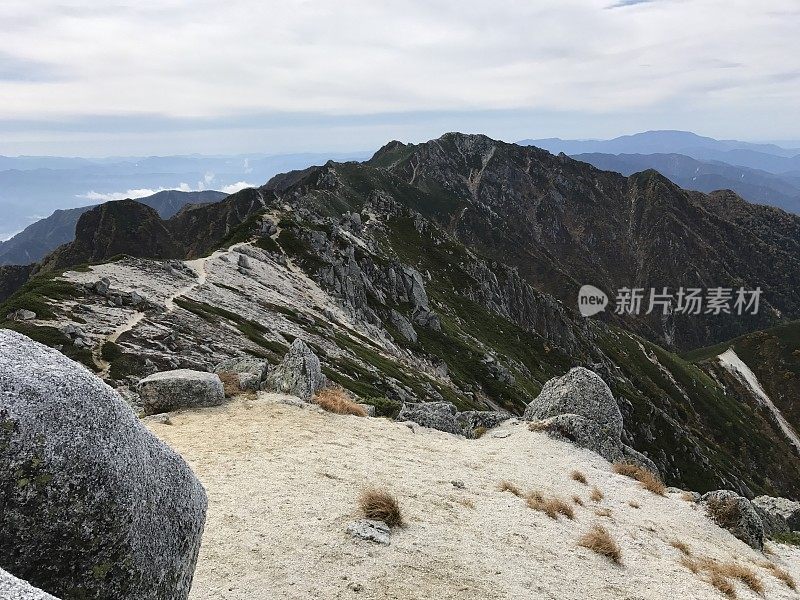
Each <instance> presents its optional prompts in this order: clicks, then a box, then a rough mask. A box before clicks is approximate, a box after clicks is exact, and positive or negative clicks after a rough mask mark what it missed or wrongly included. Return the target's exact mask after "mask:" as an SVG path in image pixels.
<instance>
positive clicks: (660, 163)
mask: <svg viewBox="0 0 800 600" xmlns="http://www.w3.org/2000/svg"><path fill="white" fill-rule="evenodd" d="M572 158H575V159H577V160H581V161H583V162H587V163H589V164H592V165H594V166H595V167H597V168H598V169H603V170H605V171H616V172H617V173H622V174H623V175H632V174H633V173H638V172H641V171H646V170H647V169H655V170H656V171H658V172H659V173H661V174H662V175H664V176H665V177H667V178H669V179H671V180H672V181H674V182H675V183H677V184H678V185H679V186H681V187H683V188H685V189H689V190H697V191H700V192H712V191H714V190H722V189H729V190H733V191H735V192H736V193H737V194H739V195H740V196H741V197H742V198H744V199H745V200H748V201H750V202H755V203H757V204H766V205H769V206H776V207H778V208H782V209H784V210H787V211H789V212H794V213H796V214H800V178H798V177H791V176H781V175H775V174H773V173H768V172H766V171H761V170H758V169H750V168H747V167H739V166H735V165H729V164H726V163H722V162H710V161H700V160H697V159H694V158H691V157H689V156H684V155H682V154H601V153H590V154H575V155H572Z"/></svg>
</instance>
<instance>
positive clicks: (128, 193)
mask: <svg viewBox="0 0 800 600" xmlns="http://www.w3.org/2000/svg"><path fill="white" fill-rule="evenodd" d="M368 156H369V153H365V152H351V153H338V154H333V153H331V154H312V153H303V154H284V155H273V156H270V155H265V154H250V155H235V156H203V155H199V154H192V155H185V156H151V157H110V158H98V159H95V158H92V159H87V158H63V157H50V156H19V157H6V156H0V215H2V220H0V240H1V239H5V238H8V237H11V235H13V234H15V233H18V232H19V231H22V230H23V229H25V227H27V226H28V225H30V224H31V223H33V222H35V221H36V220H38V219H42V218H43V217H45V216H47V215H49V214H51V213H52V212H53V211H55V210H63V209H69V208H76V207H80V206H87V205H90V204H91V205H96V204H98V203H100V202H104V201H107V200H121V199H124V198H137V197H144V196H149V195H151V194H154V193H155V192H158V191H161V190H170V189H180V190H183V191H197V190H205V189H214V190H220V191H223V192H227V193H231V192H233V191H237V190H239V189H241V188H243V187H247V185H257V184H261V183H263V182H264V181H267V180H268V179H269V178H270V177H272V176H274V175H276V174H277V173H282V172H285V171H289V170H292V169H302V168H305V167H308V166H309V165H312V164H323V163H325V162H326V161H327V160H329V159H333V160H361V159H364V158H367V157H368Z"/></svg>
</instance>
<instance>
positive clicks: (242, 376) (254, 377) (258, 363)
mask: <svg viewBox="0 0 800 600" xmlns="http://www.w3.org/2000/svg"><path fill="white" fill-rule="evenodd" d="M242 256H243V255H242ZM268 372H269V363H268V362H267V361H265V360H263V359H260V358H256V357H255V356H236V357H234V358H229V359H227V360H223V361H222V362H220V363H218V364H217V366H216V367H214V373H217V374H220V373H236V374H237V375H239V387H241V388H242V389H243V390H253V391H256V390H258V389H259V388H260V387H261V382H262V381H263V380H264V379H266V377H267V374H268Z"/></svg>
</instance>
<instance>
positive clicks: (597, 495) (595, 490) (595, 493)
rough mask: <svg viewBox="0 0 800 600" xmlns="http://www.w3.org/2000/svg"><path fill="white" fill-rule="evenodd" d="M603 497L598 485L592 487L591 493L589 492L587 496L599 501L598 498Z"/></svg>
mask: <svg viewBox="0 0 800 600" xmlns="http://www.w3.org/2000/svg"><path fill="white" fill-rule="evenodd" d="M605 497H606V496H605V494H604V493H603V492H602V491H600V488H598V487H593V488H592V491H591V493H590V494H589V498H591V499H592V500H593V501H594V502H600V500H602V499H603V498H605Z"/></svg>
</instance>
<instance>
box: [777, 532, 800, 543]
mask: <svg viewBox="0 0 800 600" xmlns="http://www.w3.org/2000/svg"><path fill="white" fill-rule="evenodd" d="M770 539H771V540H772V541H773V542H778V543H779V544H789V545H790V546H800V533H798V532H797V531H790V532H788V533H775V534H773V535H771V536H770Z"/></svg>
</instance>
